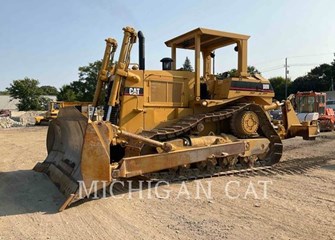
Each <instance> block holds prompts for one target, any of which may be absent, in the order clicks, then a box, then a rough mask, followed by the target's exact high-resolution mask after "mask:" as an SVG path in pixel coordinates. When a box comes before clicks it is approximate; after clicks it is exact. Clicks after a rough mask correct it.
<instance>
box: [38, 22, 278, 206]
mask: <svg viewBox="0 0 335 240" xmlns="http://www.w3.org/2000/svg"><path fill="white" fill-rule="evenodd" d="M123 31H124V37H123V41H122V44H121V49H120V52H119V58H118V60H117V62H116V63H114V55H115V52H116V49H117V47H118V44H117V41H116V40H115V39H112V38H108V39H106V48H105V53H104V57H103V60H102V68H101V70H100V72H99V74H98V79H97V86H96V90H95V95H94V99H93V107H95V108H96V107H98V103H99V102H101V98H102V96H103V95H105V106H104V110H105V111H104V119H103V121H92V120H91V119H88V118H87V117H85V116H83V115H82V114H81V113H80V112H79V111H78V110H77V109H76V108H74V107H65V108H62V109H60V111H59V114H58V117H57V119H55V120H53V121H52V122H51V124H50V126H49V129H48V133H47V150H48V156H47V158H46V159H45V161H44V162H43V163H38V164H37V165H36V166H35V167H34V169H35V170H36V171H39V172H44V173H46V174H47V175H48V176H49V177H50V179H51V180H52V181H53V182H54V183H55V184H56V185H57V186H58V187H59V189H60V191H61V192H63V194H64V195H65V196H66V198H67V200H66V201H65V202H64V204H63V205H62V206H61V208H60V210H63V209H65V208H66V207H67V206H68V205H70V204H71V203H73V202H75V201H77V200H79V199H80V198H79V196H80V194H79V189H80V188H79V185H80V184H79V182H80V183H84V184H83V185H84V186H85V187H86V189H85V190H89V189H90V187H91V186H92V184H93V182H95V183H97V182H98V183H97V185H96V186H97V188H96V189H95V190H99V189H101V188H103V186H106V184H110V183H112V182H113V181H114V180H125V179H130V178H132V179H133V178H136V177H140V178H141V179H143V178H146V179H174V178H183V177H186V178H188V177H190V178H197V177H201V176H208V175H214V174H218V173H222V172H228V171H239V170H245V169H250V168H254V169H257V168H262V167H267V166H271V165H273V164H275V163H277V162H278V161H279V160H280V158H281V155H282V149H283V146H282V142H281V138H280V137H279V135H278V134H277V132H276V131H275V129H274V128H273V126H272V124H271V121H270V119H269V116H268V114H267V112H266V111H267V110H270V109H273V108H275V107H277V106H278V105H276V104H273V103H272V98H273V97H274V92H273V89H272V87H271V84H270V82H269V81H268V80H267V79H265V78H263V77H262V76H261V75H259V74H255V75H252V76H251V75H250V74H248V72H247V43H248V39H249V36H246V35H241V34H235V33H228V32H223V31H216V30H210V29H205V28H197V29H194V30H192V31H190V32H187V33H185V34H182V35H180V36H178V37H175V38H173V39H171V40H169V41H166V42H165V44H166V45H167V46H168V47H170V48H171V57H168V58H163V59H162V60H161V62H162V65H163V69H162V70H147V69H145V54H144V48H145V47H144V42H145V39H144V36H143V33H142V32H141V31H140V32H138V33H137V32H136V31H135V30H134V29H133V28H131V27H126V28H124V29H123ZM137 39H139V63H138V64H135V65H133V66H132V67H131V63H130V54H131V49H132V47H133V45H134V44H135V42H136V41H137ZM231 45H233V47H235V51H237V55H238V62H237V74H236V76H226V77H222V76H221V77H220V78H219V77H218V76H216V75H214V73H212V72H211V70H212V62H213V59H212V57H213V51H214V50H216V49H218V48H222V47H226V46H231ZM177 49H187V50H193V52H194V62H195V71H194V72H190V71H183V70H177V69H176V59H177ZM103 91H105V94H103ZM85 193H86V194H89V193H87V191H85ZM81 196H83V195H82V194H81ZM84 196H85V194H84Z"/></svg>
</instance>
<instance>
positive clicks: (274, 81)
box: [269, 77, 291, 101]
mask: <svg viewBox="0 0 335 240" xmlns="http://www.w3.org/2000/svg"><path fill="white" fill-rule="evenodd" d="M269 81H270V83H271V85H272V88H273V90H274V92H275V98H276V99H277V100H278V101H281V100H283V99H285V78H283V77H273V78H270V79H269ZM287 89H288V95H289V94H290V91H289V90H290V89H291V79H287Z"/></svg>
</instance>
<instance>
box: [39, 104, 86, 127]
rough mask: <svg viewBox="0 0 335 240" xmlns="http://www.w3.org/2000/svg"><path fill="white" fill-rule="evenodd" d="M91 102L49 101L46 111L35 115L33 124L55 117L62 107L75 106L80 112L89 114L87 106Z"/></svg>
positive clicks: (47, 121) (48, 120) (46, 121)
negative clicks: (40, 114)
mask: <svg viewBox="0 0 335 240" xmlns="http://www.w3.org/2000/svg"><path fill="white" fill-rule="evenodd" d="M91 104H92V103H91V102H64V101H50V102H49V105H48V111H47V112H46V113H45V114H44V115H42V116H36V117H35V125H41V124H43V123H47V124H48V123H49V122H50V121H51V120H54V119H56V118H57V116H58V113H59V110H60V109H61V108H64V107H76V108H77V109H78V110H79V111H80V112H81V113H82V114H84V115H86V116H89V108H90V105H91Z"/></svg>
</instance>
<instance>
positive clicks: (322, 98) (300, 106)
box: [295, 91, 335, 131]
mask: <svg viewBox="0 0 335 240" xmlns="http://www.w3.org/2000/svg"><path fill="white" fill-rule="evenodd" d="M326 97H327V95H326V93H323V92H313V91H310V92H298V93H296V94H295V105H296V112H297V113H298V117H299V119H300V120H305V119H306V117H308V116H309V114H313V113H318V114H319V117H318V121H319V125H320V130H321V131H332V130H334V123H335V114H334V110H333V109H332V108H327V107H326Z"/></svg>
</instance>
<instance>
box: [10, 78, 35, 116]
mask: <svg viewBox="0 0 335 240" xmlns="http://www.w3.org/2000/svg"><path fill="white" fill-rule="evenodd" d="M38 84H39V82H38V80H36V79H32V78H27V77H25V78H24V79H19V80H14V81H13V83H11V84H10V87H8V88H6V89H7V91H8V92H9V94H10V96H11V97H12V98H14V99H19V103H18V104H17V107H18V109H19V110H20V111H28V110H39V109H41V103H40V100H39V96H40V95H41V90H40V88H39V87H38Z"/></svg>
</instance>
